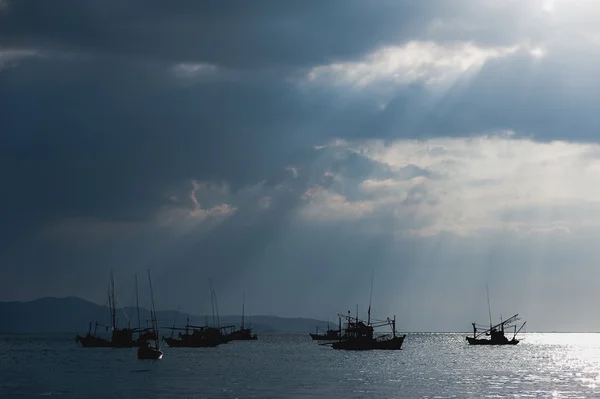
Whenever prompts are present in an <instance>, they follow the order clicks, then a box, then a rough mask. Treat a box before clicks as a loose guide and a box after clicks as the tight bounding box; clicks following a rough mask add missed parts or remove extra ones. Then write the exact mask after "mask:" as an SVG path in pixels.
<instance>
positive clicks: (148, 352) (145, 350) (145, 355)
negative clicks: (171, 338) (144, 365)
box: [138, 346, 163, 360]
mask: <svg viewBox="0 0 600 399" xmlns="http://www.w3.org/2000/svg"><path fill="white" fill-rule="evenodd" d="M162 357H163V352H162V351H161V350H159V349H156V348H151V347H143V346H141V347H139V349H138V359H140V360H160V359H162Z"/></svg>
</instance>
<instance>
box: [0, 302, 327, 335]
mask: <svg viewBox="0 0 600 399" xmlns="http://www.w3.org/2000/svg"><path fill="white" fill-rule="evenodd" d="M156 314H157V318H158V322H159V326H160V327H161V328H162V331H161V334H162V335H168V334H170V330H167V329H165V328H164V327H171V326H172V325H173V322H174V320H175V318H176V323H175V324H176V326H180V327H181V326H183V325H184V324H185V323H186V320H187V319H188V318H189V321H190V324H194V325H206V324H207V323H208V324H209V325H212V324H213V318H212V315H210V316H197V315H190V314H187V313H180V312H176V311H173V310H167V311H157V312H156ZM140 319H141V324H142V326H146V320H147V319H148V320H149V319H150V311H148V310H147V309H145V308H141V307H140ZM90 321H91V322H96V321H97V322H99V323H102V324H104V325H109V324H110V312H109V309H108V307H107V306H102V305H98V304H96V303H93V302H89V301H86V300H84V299H81V298H77V297H66V298H40V299H36V300H34V301H30V302H0V333H4V334H34V333H40V334H47V333H85V332H87V329H88V325H89V322H90ZM250 321H251V323H252V329H253V330H254V331H255V332H257V333H264V332H277V333H307V332H313V331H314V330H315V328H316V326H317V325H318V326H319V330H325V329H326V328H327V323H326V322H324V321H321V320H315V319H306V318H284V317H276V316H252V317H251V318H249V317H248V315H246V325H248V324H249V322H250ZM219 322H220V324H221V325H235V326H239V324H240V322H241V316H240V315H238V316H220V318H219ZM117 324H118V325H119V326H120V327H126V326H127V325H131V327H137V325H138V321H137V310H136V308H135V307H125V308H119V309H117ZM98 331H100V327H99V330H98Z"/></svg>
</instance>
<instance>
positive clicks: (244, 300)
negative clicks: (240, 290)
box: [242, 293, 246, 330]
mask: <svg viewBox="0 0 600 399" xmlns="http://www.w3.org/2000/svg"><path fill="white" fill-rule="evenodd" d="M245 302H246V293H244V295H243V296H242V330H243V329H244V305H245Z"/></svg>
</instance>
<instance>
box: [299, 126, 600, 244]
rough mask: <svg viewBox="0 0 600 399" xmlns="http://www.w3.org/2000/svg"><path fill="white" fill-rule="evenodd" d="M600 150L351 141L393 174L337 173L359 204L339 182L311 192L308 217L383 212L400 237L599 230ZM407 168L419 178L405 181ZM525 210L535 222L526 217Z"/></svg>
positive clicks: (507, 143) (497, 140)
mask: <svg viewBox="0 0 600 399" xmlns="http://www.w3.org/2000/svg"><path fill="white" fill-rule="evenodd" d="M599 149H600V147H598V145H594V144H574V143H568V142H558V141H557V142H549V143H539V142H535V141H531V140H529V139H523V138H518V137H513V135H512V134H511V135H506V134H502V135H498V136H483V137H478V138H440V139H434V140H425V141H406V140H399V141H396V142H392V143H383V142H381V141H376V140H374V141H367V142H362V143H354V144H350V143H349V144H348V148H346V150H352V153H353V154H360V156H361V157H364V158H366V159H369V160H371V161H373V162H377V163H380V164H382V165H384V166H385V167H388V168H389V169H390V171H391V175H390V176H387V177H380V178H374V177H367V178H358V179H356V178H354V179H352V178H351V177H350V178H349V177H348V176H344V175H342V176H340V177H338V179H340V180H342V181H344V184H343V190H344V191H346V192H347V191H349V190H352V188H349V187H350V186H353V185H354V186H356V187H357V189H358V190H359V192H360V194H359V195H358V196H357V199H356V200H355V201H354V202H348V201H347V200H346V199H345V197H344V196H343V194H342V192H341V191H337V192H336V191H331V190H333V189H335V188H336V186H335V185H334V186H332V187H330V188H329V189H328V190H324V189H323V190H321V189H318V188H313V189H311V190H310V191H309V192H307V193H306V194H305V197H306V198H307V199H310V200H311V201H309V202H308V203H307V204H306V205H305V208H304V210H303V215H305V217H313V218H315V219H316V220H320V221H327V220H329V221H338V220H340V219H347V220H354V219H362V220H365V223H366V224H368V223H369V220H370V219H369V216H371V215H377V214H380V215H381V214H384V215H386V216H387V217H389V218H392V219H394V218H395V219H397V221H398V222H397V225H396V226H394V229H393V230H392V231H391V232H392V233H398V234H417V235H424V236H428V235H439V234H441V233H442V232H450V233H453V234H458V235H475V234H479V232H480V231H483V230H510V231H515V232H527V233H536V232H537V233H541V232H548V233H552V232H554V231H558V230H560V231H565V232H571V231H577V230H579V231H581V230H582V229H587V228H589V227H590V226H594V227H598V226H600V217H599V216H600V215H598V211H600V190H598V189H597V188H595V186H594V185H591V184H590V181H595V180H596V179H598V178H600V174H599V173H600V164H598V162H599V161H598V159H597V158H596V157H595V156H590V154H595V153H596V151H598V150H599ZM409 166H411V167H412V168H413V172H412V173H411V174H408V175H407V174H406V168H407V167H409ZM339 189H340V188H338V190H339ZM582 203H586V204H588V206H587V208H586V211H585V212H579V211H578V208H579V209H580V208H581V205H582ZM536 208H537V211H535V209H536ZM591 209H594V210H595V211H594V212H590V210H591ZM520 210H523V212H524V213H519V212H520ZM527 212H529V214H528V215H529V217H524V216H525V215H527ZM582 213H585V214H586V215H587V217H583V214H582ZM576 215H578V216H576ZM407 219H410V220H411V221H412V222H411V223H406V224H405V223H403V222H405V221H406V220H407ZM415 221H419V222H420V223H422V224H421V225H415V223H414V222H415Z"/></svg>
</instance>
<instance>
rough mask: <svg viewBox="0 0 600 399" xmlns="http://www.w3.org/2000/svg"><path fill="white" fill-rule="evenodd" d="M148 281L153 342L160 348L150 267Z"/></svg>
mask: <svg viewBox="0 0 600 399" xmlns="http://www.w3.org/2000/svg"><path fill="white" fill-rule="evenodd" d="M148 283H149V284H150V300H151V301H152V310H151V316H152V328H153V329H154V333H155V334H156V340H155V341H154V342H155V344H156V349H160V340H159V339H158V323H157V321H156V307H155V306H154V291H153V290H152V278H151V277H150V269H148Z"/></svg>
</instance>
